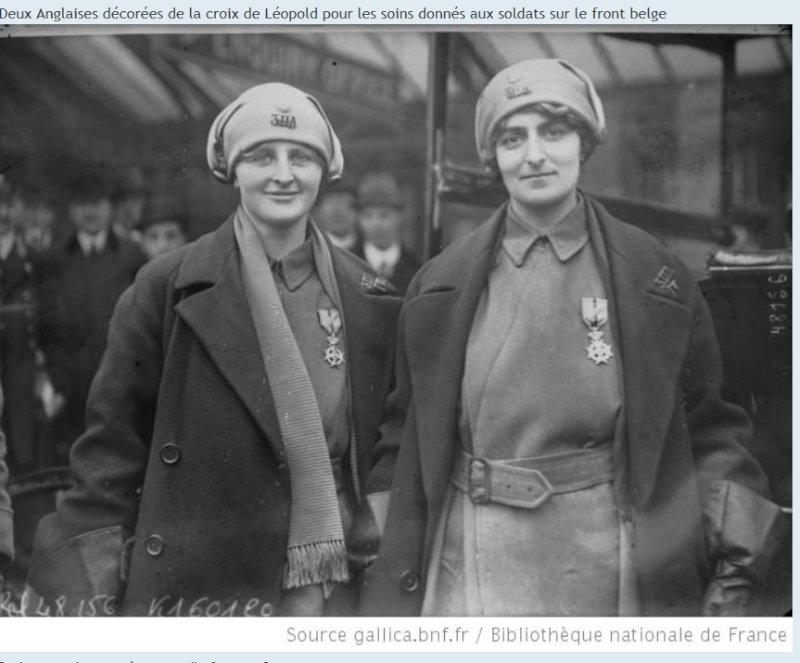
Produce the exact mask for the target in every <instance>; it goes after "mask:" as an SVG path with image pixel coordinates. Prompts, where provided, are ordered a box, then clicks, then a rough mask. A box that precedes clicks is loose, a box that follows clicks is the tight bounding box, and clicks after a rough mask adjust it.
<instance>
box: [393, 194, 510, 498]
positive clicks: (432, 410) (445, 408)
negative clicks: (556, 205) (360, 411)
mask: <svg viewBox="0 0 800 663" xmlns="http://www.w3.org/2000/svg"><path fill="white" fill-rule="evenodd" d="M505 216H506V207H505V205H504V206H502V207H501V208H500V209H498V210H497V211H496V212H495V213H494V214H493V215H492V217H491V218H490V219H489V220H488V221H486V222H485V223H484V224H483V225H482V226H481V227H480V228H479V229H478V230H476V231H475V232H474V233H472V234H471V235H469V236H468V237H466V238H465V239H464V240H462V241H461V242H459V243H458V245H455V246H453V250H448V251H445V252H444V253H442V254H441V255H440V256H439V257H438V258H437V259H436V261H435V263H433V264H431V265H429V267H428V272H427V274H426V275H425V278H424V279H423V283H424V285H423V286H422V288H421V290H420V292H419V294H417V295H416V296H413V297H412V298H411V299H409V300H408V301H407V303H406V308H405V329H406V338H405V344H406V352H407V355H408V363H409V369H410V374H411V382H412V388H413V393H414V408H415V410H416V417H415V420H416V426H417V430H416V435H417V438H418V440H419V450H420V451H419V453H420V462H421V466H422V477H423V484H424V486H425V491H426V493H427V495H428V500H429V504H437V503H439V502H440V501H441V499H442V496H443V494H444V488H445V487H446V486H447V482H448V478H449V475H450V471H451V467H452V461H453V453H454V451H455V444H454V442H455V440H457V439H458V435H457V432H458V430H457V427H458V421H457V420H456V414H457V405H458V399H459V394H460V391H461V379H462V376H463V372H464V358H465V355H466V350H467V341H468V339H469V332H470V329H471V327H472V319H473V318H474V316H475V310H476V309H477V306H478V302H479V301H480V298H481V294H482V293H483V290H484V287H485V285H486V282H487V280H488V278H489V272H490V271H491V269H492V267H493V266H494V261H495V256H496V252H497V248H498V244H499V241H500V238H501V237H502V229H503V224H504V221H505ZM443 445H446V448H445V449H444V450H443V449H442V446H443Z"/></svg>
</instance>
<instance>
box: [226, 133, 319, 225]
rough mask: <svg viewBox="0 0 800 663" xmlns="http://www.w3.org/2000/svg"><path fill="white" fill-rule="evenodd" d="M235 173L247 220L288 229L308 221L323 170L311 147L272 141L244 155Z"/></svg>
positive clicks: (289, 142)
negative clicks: (248, 216) (248, 217)
mask: <svg viewBox="0 0 800 663" xmlns="http://www.w3.org/2000/svg"><path fill="white" fill-rule="evenodd" d="M234 173H235V185H236V187H237V188H238V189H239V192H240V195H241V201H242V206H243V207H244V208H245V210H246V211H247V213H248V214H249V215H250V217H251V218H252V219H253V220H254V221H256V222H258V223H263V224H265V225H268V226H272V227H275V228H287V227H290V226H292V225H294V224H296V223H300V222H302V221H305V219H306V218H307V217H308V214H309V212H310V211H311V208H312V207H313V205H314V202H315V201H316V199H317V194H318V193H319V187H320V184H321V183H322V176H323V166H322V161H321V159H320V157H319V155H318V154H317V153H316V152H315V151H314V150H313V149H311V148H310V147H308V146H306V145H303V144H301V143H295V142H293V141H287V140H274V141H267V142H265V143H261V144H260V145H256V146H255V147H253V148H252V149H250V150H248V151H247V152H246V153H244V154H243V155H242V157H241V158H240V160H239V161H238V162H237V164H236V166H235V168H234Z"/></svg>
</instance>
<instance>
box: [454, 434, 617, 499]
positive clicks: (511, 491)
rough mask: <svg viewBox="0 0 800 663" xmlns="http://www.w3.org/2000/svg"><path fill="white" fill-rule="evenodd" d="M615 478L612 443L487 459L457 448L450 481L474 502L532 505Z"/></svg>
mask: <svg viewBox="0 0 800 663" xmlns="http://www.w3.org/2000/svg"><path fill="white" fill-rule="evenodd" d="M613 478H614V461H613V454H612V449H611V444H610V443H609V444H604V445H603V446H601V447H595V448H592V449H579V450H577V451H567V452H565V453H560V454H554V455H552V456H538V457H535V458H520V459H515V460H488V459H486V458H476V457H475V456H471V455H469V454H467V453H465V452H463V451H459V452H458V455H457V457H456V460H455V464H454V466H453V475H452V477H451V479H450V480H451V481H452V483H453V485H454V486H455V487H456V488H458V489H459V490H460V491H462V492H463V493H466V494H467V495H469V498H470V499H471V500H472V501H473V502H474V503H475V504H487V503H489V502H494V503H496V504H506V505H508V506H516V507H520V508H523V509H535V508H536V507H538V506H539V505H541V504H543V503H544V502H546V501H547V500H548V499H549V498H550V496H551V495H557V494H559V493H571V492H574V491H576V490H583V489H584V488H590V487H591V486H596V485H599V484H601V483H608V482H610V481H613Z"/></svg>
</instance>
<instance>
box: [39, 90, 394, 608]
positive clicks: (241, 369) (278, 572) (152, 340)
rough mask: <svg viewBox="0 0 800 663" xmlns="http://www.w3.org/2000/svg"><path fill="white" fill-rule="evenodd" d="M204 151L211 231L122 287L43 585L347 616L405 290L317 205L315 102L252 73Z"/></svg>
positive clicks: (85, 603) (329, 149)
mask: <svg viewBox="0 0 800 663" xmlns="http://www.w3.org/2000/svg"><path fill="white" fill-rule="evenodd" d="M207 153H208V163H209V166H210V168H211V170H212V172H213V174H214V175H215V176H216V177H217V178H218V179H219V180H221V181H223V182H225V183H228V184H230V185H232V186H234V187H236V188H237V189H238V190H239V193H240V204H239V206H238V208H237V209H236V210H235V212H234V213H233V214H232V215H231V217H230V218H229V219H228V220H227V221H226V222H225V223H224V224H222V226H221V227H220V228H219V229H218V230H217V231H215V232H213V233H210V234H208V235H205V236H204V237H201V238H200V239H199V240H197V241H196V242H194V243H192V244H189V245H187V246H185V247H182V248H180V249H177V250H175V251H173V252H170V253H169V254H167V255H165V256H162V257H160V258H158V259H156V260H154V261H152V262H151V263H150V264H148V265H147V266H146V267H145V268H144V269H143V270H142V271H141V273H140V274H139V276H138V278H137V281H136V283H135V284H134V286H133V287H132V288H131V289H130V290H129V291H128V292H127V293H126V294H125V295H124V296H123V297H122V299H121V301H120V304H119V306H118V308H117V311H116V313H115V315H114V319H113V320H112V323H111V330H110V337H109V346H108V350H107V353H106V355H105V357H104V360H103V363H102V365H101V367H100V370H99V372H98V375H97V378H96V380H95V383H94V386H93V390H92V394H91V396H90V399H89V405H88V413H87V421H88V429H87V431H86V433H85V434H84V435H83V436H82V437H81V438H80V439H79V440H78V441H77V442H76V443H75V446H74V448H73V450H72V456H71V462H72V469H73V473H74V476H75V487H74V488H73V489H72V490H70V491H69V492H67V493H66V495H65V496H64V498H63V499H62V500H60V502H59V506H58V510H57V511H56V513H54V514H51V515H50V516H48V517H46V518H45V519H44V520H43V521H42V523H41V525H40V527H39V531H38V534H37V547H36V559H35V561H34V563H33V565H32V570H31V574H30V578H29V581H30V584H31V586H32V588H33V589H34V590H35V591H36V592H38V593H39V594H40V595H41V596H42V598H43V600H44V602H45V603H46V604H48V605H51V606H53V607H52V609H53V610H54V611H56V612H65V613H67V614H97V613H104V612H113V611H119V612H121V613H122V614H127V615H271V614H280V615H323V614H342V613H347V612H348V610H349V607H348V601H350V603H351V604H352V597H351V592H350V589H351V587H350V586H349V585H348V583H349V580H350V575H351V571H350V569H349V568H348V545H347V543H348V535H349V533H350V528H351V521H352V516H353V513H354V511H355V509H356V507H357V505H358V504H359V502H360V501H361V495H362V489H361V487H362V485H363V480H364V478H365V476H366V472H367V470H368V469H369V468H368V462H369V458H370V453H371V447H372V443H373V441H374V438H375V437H376V429H377V425H378V423H379V421H378V420H379V416H380V411H381V405H382V403H383V400H384V398H385V395H386V392H387V390H388V383H389V375H390V369H391V357H392V353H393V337H394V329H395V323H396V316H397V312H398V308H399V300H397V299H396V298H393V297H387V296H384V293H385V291H386V288H385V287H384V284H383V282H382V281H381V280H380V279H376V277H374V276H373V275H371V274H368V273H365V272H364V268H365V265H364V263H362V262H361V261H359V260H358V259H357V258H355V257H353V256H351V255H350V254H349V253H346V252H341V251H339V250H338V249H334V248H333V247H332V246H331V245H330V244H329V243H328V241H327V240H326V239H325V238H324V236H323V235H322V234H321V232H320V231H319V229H318V228H317V226H316V224H315V223H314V222H313V221H312V220H311V218H310V217H309V211H310V209H311V207H312V205H313V204H314V201H315V200H316V198H317V195H318V193H319V190H320V188H321V187H322V186H324V183H325V182H327V181H330V180H335V179H337V178H338V177H339V176H340V175H341V173H342V166H343V159H342V153H341V148H340V145H339V140H338V138H337V136H336V134H335V133H334V130H333V128H332V126H331V125H330V123H329V122H328V119H327V117H326V116H325V114H324V112H323V110H322V108H321V107H320V106H319V104H318V102H317V101H316V100H315V99H314V98H312V97H310V96H308V95H306V94H305V93H303V92H301V91H300V90H297V89H295V88H293V87H290V86H287V85H283V84H278V83H269V84H265V85H261V86H257V87H254V88H252V89H250V90H248V91H246V92H245V93H244V94H242V95H241V96H240V97H239V98H238V99H237V100H236V101H234V102H233V103H232V104H231V105H230V106H228V107H227V108H225V109H224V110H223V111H222V112H221V113H220V115H219V116H218V117H217V119H216V121H215V122H214V124H213V126H212V128H211V132H210V134H209V138H208V151H207Z"/></svg>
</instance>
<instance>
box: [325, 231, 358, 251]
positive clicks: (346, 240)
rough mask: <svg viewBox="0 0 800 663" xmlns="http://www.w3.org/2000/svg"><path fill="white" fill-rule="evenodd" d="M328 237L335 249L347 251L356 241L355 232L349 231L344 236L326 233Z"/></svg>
mask: <svg viewBox="0 0 800 663" xmlns="http://www.w3.org/2000/svg"><path fill="white" fill-rule="evenodd" d="M328 239H329V240H331V244H333V245H334V246H335V247H336V248H337V249H346V250H347V251H349V250H350V249H352V248H353V247H354V246H355V245H356V244H357V243H358V235H356V234H355V233H350V234H349V235H345V236H344V237H342V236H340V235H334V234H333V233H328Z"/></svg>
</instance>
